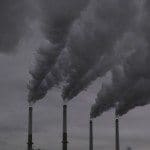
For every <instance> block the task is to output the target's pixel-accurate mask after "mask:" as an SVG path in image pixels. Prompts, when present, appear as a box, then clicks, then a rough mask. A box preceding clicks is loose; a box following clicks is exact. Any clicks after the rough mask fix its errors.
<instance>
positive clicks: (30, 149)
mask: <svg viewBox="0 0 150 150" xmlns="http://www.w3.org/2000/svg"><path fill="white" fill-rule="evenodd" d="M32 111H33V107H32V104H31V103H30V104H29V117H28V143H27V144H28V150H32V144H33V143H32Z"/></svg>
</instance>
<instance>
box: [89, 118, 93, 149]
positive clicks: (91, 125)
mask: <svg viewBox="0 0 150 150" xmlns="http://www.w3.org/2000/svg"><path fill="white" fill-rule="evenodd" d="M89 150H93V121H92V119H90V122H89Z"/></svg>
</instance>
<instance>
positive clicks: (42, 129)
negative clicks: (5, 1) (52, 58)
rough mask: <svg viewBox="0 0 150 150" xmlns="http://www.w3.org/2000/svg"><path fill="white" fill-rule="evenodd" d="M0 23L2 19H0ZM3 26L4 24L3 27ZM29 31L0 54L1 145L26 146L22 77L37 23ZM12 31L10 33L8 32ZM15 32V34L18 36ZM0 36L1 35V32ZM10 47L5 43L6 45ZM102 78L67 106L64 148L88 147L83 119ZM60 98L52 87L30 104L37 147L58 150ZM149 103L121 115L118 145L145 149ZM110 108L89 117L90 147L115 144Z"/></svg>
mask: <svg viewBox="0 0 150 150" xmlns="http://www.w3.org/2000/svg"><path fill="white" fill-rule="evenodd" d="M1 22H2V21H1ZM4 27H5V26H4ZM29 28H31V29H32V30H30V31H32V32H30V33H28V36H27V37H28V38H27V37H26V38H24V40H22V41H20V43H19V46H18V47H17V49H18V50H17V51H16V52H15V53H13V54H12V53H11V54H8V55H6V54H3V53H0V68H1V70H0V149H1V150H26V149H27V144H26V143H27V126H28V120H27V119H28V102H27V95H28V90H27V82H28V81H29V79H30V76H29V73H28V72H29V69H30V67H31V66H32V63H33V60H34V54H35V52H36V49H37V48H39V47H40V45H41V43H42V42H43V41H42V40H43V35H42V34H41V32H40V31H39V27H38V22H36V21H35V22H34V23H33V22H32V23H31V24H30V27H29ZM13 35H14V32H13ZM17 37H19V35H18V36H17ZM1 38H3V37H1ZM6 42H7V40H6ZM8 46H10V45H8ZM100 87H101V80H100V79H97V80H96V81H95V82H94V84H92V86H90V87H89V89H88V90H87V91H84V92H82V93H81V94H80V95H79V96H77V97H76V98H75V99H74V100H73V101H71V102H69V107H68V136H69V137H68V141H69V144H68V146H69V147H68V149H71V150H76V149H78V150H87V149H88V140H89V137H88V134H89V133H88V131H89V129H88V121H89V113H90V108H91V104H93V103H94V99H95V97H96V94H97V92H98V91H99V89H100ZM61 106H62V98H61V92H60V90H59V89H52V90H51V91H49V92H48V94H47V96H46V97H45V98H44V99H43V100H42V101H39V102H37V103H36V104H35V105H34V114H33V115H34V116H33V126H34V127H33V142H34V146H35V147H36V148H41V150H49V149H53V150H60V149H61V146H62V144H61V141H62V139H61V137H62V107H61ZM149 114H150V109H149V105H147V106H145V107H140V108H136V109H134V110H132V111H130V112H129V113H128V114H127V115H125V116H123V117H122V118H121V120H120V142H121V150H125V149H126V147H127V146H131V147H132V148H133V150H149V147H150V130H149V127H150V115H149ZM114 135H115V128H114V110H111V111H109V112H107V113H104V114H103V115H102V116H101V117H99V118H96V119H95V120H94V150H100V149H103V150H112V149H115V137H114Z"/></svg>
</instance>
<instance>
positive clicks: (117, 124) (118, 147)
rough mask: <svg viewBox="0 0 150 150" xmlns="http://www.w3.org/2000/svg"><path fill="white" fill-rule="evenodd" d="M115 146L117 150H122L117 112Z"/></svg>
mask: <svg viewBox="0 0 150 150" xmlns="http://www.w3.org/2000/svg"><path fill="white" fill-rule="evenodd" d="M115 134H116V136H115V137H116V139H115V145H116V150H120V141H119V115H118V114H117V111H115Z"/></svg>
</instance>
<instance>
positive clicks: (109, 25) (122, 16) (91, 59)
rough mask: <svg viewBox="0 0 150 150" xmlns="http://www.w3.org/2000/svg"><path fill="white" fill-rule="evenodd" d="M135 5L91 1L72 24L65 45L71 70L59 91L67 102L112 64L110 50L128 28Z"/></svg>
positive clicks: (131, 3) (112, 56)
mask: <svg viewBox="0 0 150 150" xmlns="http://www.w3.org/2000/svg"><path fill="white" fill-rule="evenodd" d="M136 10H137V6H136V5H135V3H134V1H133V0H127V1H120V0H115V1H114V0H107V1H106V0H101V1H98V0H95V1H92V2H91V3H90V5H89V7H88V8H87V9H86V10H85V12H84V13H83V14H82V17H81V18H80V19H79V20H78V21H76V23H75V24H74V26H73V29H72V30H71V34H70V36H69V40H68V43H67V46H68V49H69V53H70V55H71V65H72V67H71V71H70V73H69V79H68V81H67V85H66V86H65V87H64V90H63V99H67V100H70V99H72V98H73V97H75V96H76V95H77V94H78V93H80V92H81V91H82V90H83V89H85V88H86V87H87V86H88V85H89V84H90V83H91V82H92V81H93V80H95V79H96V78H97V77H99V76H103V75H104V74H105V73H106V72H107V71H108V70H110V69H111V68H112V66H113V65H114V64H115V63H116V58H114V55H113V53H114V51H113V47H114V44H115V42H116V41H117V40H118V39H119V38H120V37H122V35H123V33H124V32H125V31H128V29H129V28H130V27H131V26H132V24H133V22H134V19H135V18H134V17H135V14H136Z"/></svg>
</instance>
